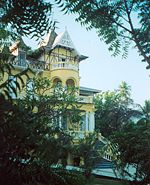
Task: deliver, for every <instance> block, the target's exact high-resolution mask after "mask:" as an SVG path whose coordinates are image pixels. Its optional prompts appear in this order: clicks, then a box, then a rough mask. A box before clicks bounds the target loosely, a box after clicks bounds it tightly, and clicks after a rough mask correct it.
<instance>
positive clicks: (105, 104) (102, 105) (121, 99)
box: [94, 82, 136, 137]
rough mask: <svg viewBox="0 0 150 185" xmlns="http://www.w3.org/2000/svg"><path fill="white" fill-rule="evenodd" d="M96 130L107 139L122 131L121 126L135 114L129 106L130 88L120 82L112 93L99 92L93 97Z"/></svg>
mask: <svg viewBox="0 0 150 185" xmlns="http://www.w3.org/2000/svg"><path fill="white" fill-rule="evenodd" d="M94 101H95V107H96V112H95V121H96V130H97V131H98V132H101V133H102V135H103V136H105V137H109V136H110V135H111V134H113V132H115V131H119V130H121V129H122V127H123V125H124V124H125V123H126V122H128V121H129V120H130V119H131V118H132V116H134V115H135V114H136V111H134V110H133V109H132V108H131V106H132V104H133V100H132V99H131V97H130V87H129V86H128V85H127V84H126V83H125V82H122V84H121V85H120V87H119V88H118V89H117V90H114V91H112V92H111V91H107V92H101V93H99V94H98V95H97V96H96V97H95V100H94Z"/></svg>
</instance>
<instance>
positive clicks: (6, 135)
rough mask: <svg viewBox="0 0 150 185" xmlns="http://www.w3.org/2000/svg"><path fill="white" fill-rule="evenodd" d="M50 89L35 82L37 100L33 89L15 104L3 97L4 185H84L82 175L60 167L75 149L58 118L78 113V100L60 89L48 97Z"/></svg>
mask: <svg viewBox="0 0 150 185" xmlns="http://www.w3.org/2000/svg"><path fill="white" fill-rule="evenodd" d="M8 83H9V82H8ZM49 85H50V82H49V81H48V80H46V79H45V78H44V79H42V78H40V79H37V80H35V79H34V89H33V90H34V92H35V96H32V95H33V94H32V93H31V92H30V93H29V91H32V89H29V90H28V94H27V96H26V97H25V98H22V99H20V100H18V99H16V100H15V101H14V102H12V101H11V100H9V99H8V100H7V99H6V97H5V96H0V102H1V103H0V110H1V111H0V120H1V123H0V132H1V133H0V147H1V151H0V166H1V168H0V174H1V178H0V184H12V185H13V184H15V185H16V184H44V185H45V184H53V185H55V184H56V185H57V184H62V185H67V184H69V185H75V184H84V181H83V178H81V180H80V179H79V178H80V176H79V175H78V174H76V173H74V172H69V171H66V170H64V169H59V167H56V165H57V164H59V163H60V160H61V161H62V164H63V165H64V167H65V165H66V160H67V154H68V152H69V151H70V149H71V148H72V147H71V146H72V145H71V142H72V138H71V136H70V135H68V133H67V132H66V131H64V130H63V129H62V127H60V125H59V123H58V121H57V119H56V118H59V117H62V116H68V115H70V114H73V113H75V102H74V104H73V99H75V98H74V97H73V95H69V93H68V95H67V96H66V95H64V94H62V93H61V91H58V89H57V91H53V93H52V94H50V93H49V94H47V95H46V94H45V93H44V92H46V90H49ZM5 86H6V84H5ZM40 88H42V91H40ZM72 104H73V105H72ZM72 107H73V110H72ZM70 119H71V118H70Z"/></svg>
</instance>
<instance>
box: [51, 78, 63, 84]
mask: <svg viewBox="0 0 150 185" xmlns="http://www.w3.org/2000/svg"><path fill="white" fill-rule="evenodd" d="M61 84H62V81H61V80H60V79H59V78H55V79H54V80H53V86H57V85H61Z"/></svg>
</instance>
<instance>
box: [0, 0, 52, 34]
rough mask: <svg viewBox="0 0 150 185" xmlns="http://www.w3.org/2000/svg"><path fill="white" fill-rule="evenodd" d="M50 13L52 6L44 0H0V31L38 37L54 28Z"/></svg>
mask: <svg viewBox="0 0 150 185" xmlns="http://www.w3.org/2000/svg"><path fill="white" fill-rule="evenodd" d="M51 12H52V4H51V3H49V2H46V1H44V0H34V1H31V0H26V1H23V0H18V1H16V0H1V2H0V14H1V16H0V29H1V30H0V31H3V30H11V33H14V34H19V35H26V36H27V35H30V34H32V36H34V37H35V36H36V37H39V36H40V35H43V34H44V33H45V31H48V30H49V29H50V28H51V27H52V26H54V25H53V21H50V15H51ZM8 28H9V29H8ZM6 33H8V31H6Z"/></svg>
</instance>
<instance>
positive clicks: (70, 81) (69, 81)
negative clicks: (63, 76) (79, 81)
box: [66, 79, 75, 87]
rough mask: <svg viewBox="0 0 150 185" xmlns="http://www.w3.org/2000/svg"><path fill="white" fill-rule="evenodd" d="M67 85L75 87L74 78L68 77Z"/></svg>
mask: <svg viewBox="0 0 150 185" xmlns="http://www.w3.org/2000/svg"><path fill="white" fill-rule="evenodd" d="M66 85H67V87H74V86H75V83H74V80H72V79H68V80H67V81H66Z"/></svg>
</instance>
